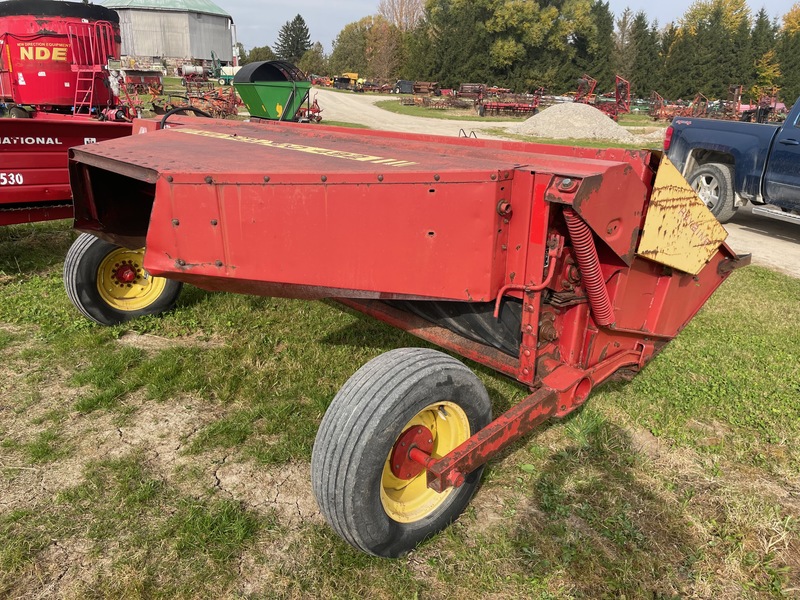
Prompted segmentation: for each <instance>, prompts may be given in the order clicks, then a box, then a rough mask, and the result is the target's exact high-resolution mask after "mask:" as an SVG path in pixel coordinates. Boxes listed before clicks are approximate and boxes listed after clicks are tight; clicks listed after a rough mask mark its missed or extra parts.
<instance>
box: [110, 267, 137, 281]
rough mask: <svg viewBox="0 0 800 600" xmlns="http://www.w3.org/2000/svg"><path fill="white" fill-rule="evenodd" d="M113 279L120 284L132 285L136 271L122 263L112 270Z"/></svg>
mask: <svg viewBox="0 0 800 600" xmlns="http://www.w3.org/2000/svg"><path fill="white" fill-rule="evenodd" d="M114 278H115V279H116V280H117V281H119V282H120V283H133V282H134V281H136V269H134V268H133V265H130V264H128V263H123V264H121V265H119V266H118V267H117V268H116V269H115V270H114Z"/></svg>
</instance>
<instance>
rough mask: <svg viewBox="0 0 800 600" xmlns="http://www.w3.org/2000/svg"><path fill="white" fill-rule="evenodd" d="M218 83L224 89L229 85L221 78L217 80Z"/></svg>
mask: <svg viewBox="0 0 800 600" xmlns="http://www.w3.org/2000/svg"><path fill="white" fill-rule="evenodd" d="M217 83H219V84H220V85H221V86H223V87H224V86H225V85H227V84H226V83H225V80H224V79H223V78H222V77H220V78H219V79H218V80H217Z"/></svg>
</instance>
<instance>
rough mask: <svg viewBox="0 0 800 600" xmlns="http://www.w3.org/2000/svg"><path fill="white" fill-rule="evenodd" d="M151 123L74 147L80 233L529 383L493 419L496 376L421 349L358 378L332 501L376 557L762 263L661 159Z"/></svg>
mask: <svg viewBox="0 0 800 600" xmlns="http://www.w3.org/2000/svg"><path fill="white" fill-rule="evenodd" d="M142 128H145V129H148V128H152V129H153V131H150V132H149V133H147V134H145V135H133V136H131V137H129V138H123V139H118V140H113V141H109V142H105V143H102V144H96V145H92V146H83V147H80V148H75V149H73V150H72V151H71V157H72V158H71V162H70V177H71V181H72V185H73V194H74V199H75V219H76V227H77V228H78V229H80V230H83V231H84V232H89V233H93V234H95V235H96V236H99V237H100V238H102V239H104V240H105V241H106V242H108V243H109V244H110V246H109V247H117V246H122V247H126V248H133V249H135V248H141V247H146V248H147V251H146V253H145V255H144V265H143V266H144V268H146V269H147V271H149V272H150V273H152V274H154V275H159V276H164V277H167V278H171V279H173V280H179V281H183V282H187V283H191V284H193V285H196V286H199V287H201V288H204V289H208V290H226V291H233V292H240V293H247V294H259V295H271V296H283V297H292V298H335V299H336V300H338V301H339V302H341V303H342V304H344V305H345V306H348V307H350V308H352V309H355V310H357V311H361V312H363V313H366V314H368V315H371V316H373V317H375V318H377V319H380V320H381V321H384V322H386V323H389V324H391V325H394V326H396V327H399V328H401V329H404V330H406V331H408V332H410V333H413V334H415V335H417V336H419V337H421V338H423V339H425V340H428V341H429V342H432V343H434V344H437V345H439V346H441V347H443V348H445V349H447V350H450V351H452V352H455V353H458V354H460V355H462V356H464V357H466V358H469V359H471V360H474V361H476V362H479V363H481V364H484V365H486V366H488V367H490V368H492V369H494V370H496V371H498V372H500V373H502V374H504V375H507V376H509V377H511V378H513V379H515V380H517V381H518V382H520V383H522V384H523V385H525V386H528V387H529V389H530V390H531V394H530V395H529V396H528V397H527V398H525V399H524V400H522V401H521V402H519V403H518V404H517V405H516V406H514V407H513V408H511V409H510V410H509V411H508V412H506V413H505V414H503V415H501V416H500V417H498V418H497V419H495V420H492V417H491V406H490V402H489V397H488V395H487V392H486V390H485V389H484V386H483V385H482V384H481V382H480V380H479V379H478V378H477V377H476V376H475V375H474V374H473V373H472V372H471V371H470V370H469V369H468V368H467V367H466V366H465V365H464V364H462V363H461V362H459V361H457V360H456V359H454V358H452V357H451V356H449V355H447V354H444V353H442V352H439V351H436V350H431V349H421V348H404V349H398V350H392V351H390V352H387V353H385V354H383V355H381V356H379V357H377V358H375V359H373V360H372V361H370V362H369V363H367V364H366V365H365V366H364V367H362V368H361V369H360V370H359V371H358V372H356V373H355V374H354V375H353V376H352V377H351V378H350V379H349V380H348V381H347V382H346V383H345V385H344V387H342V389H341V390H340V391H339V393H338V394H337V395H336V397H335V398H334V399H333V401H332V403H331V405H330V408H329V409H328V411H327V412H326V414H325V416H324V418H323V419H322V423H321V425H320V428H319V432H318V434H317V438H316V442H315V444H314V449H313V455H312V464H311V474H312V484H313V491H314V495H315V496H316V499H317V502H318V504H319V507H320V509H321V511H322V513H323V515H324V516H325V518H326V520H327V522H328V523H329V524H330V525H331V526H332V527H333V528H334V529H335V530H336V531H337V532H338V534H339V535H341V536H342V537H343V538H344V539H345V540H347V541H348V542H349V543H350V544H352V545H353V546H355V547H356V548H360V549H361V550H363V551H365V552H369V553H372V554H375V555H379V556H398V555H400V554H402V553H404V552H406V551H408V550H410V549H412V548H414V546H415V545H416V544H417V543H419V542H420V541H421V540H423V539H424V538H426V537H428V536H430V535H431V534H433V533H434V532H436V531H438V530H440V529H442V528H443V527H445V526H446V525H447V524H448V523H450V522H451V521H452V520H453V519H454V518H456V517H457V516H458V515H459V514H460V513H461V512H462V511H463V510H464V508H465V507H466V505H467V503H468V502H469V500H470V498H471V496H472V494H473V492H474V491H475V489H476V486H477V485H478V480H479V477H480V474H481V470H482V466H483V465H484V464H485V463H486V462H487V461H488V460H489V459H490V458H491V457H492V456H494V455H495V454H496V453H497V452H499V451H500V450H501V449H503V448H504V447H506V446H507V445H508V444H510V443H511V442H513V441H515V440H517V439H519V438H520V437H521V436H523V435H525V434H526V433H527V432H529V431H530V430H532V429H533V428H534V427H536V426H537V425H539V424H541V423H542V422H544V421H546V420H547V419H549V418H552V417H563V416H565V415H567V414H568V413H570V412H571V411H573V410H575V409H576V408H577V407H579V406H580V405H581V404H582V403H583V402H584V401H585V400H586V399H587V397H588V396H589V394H590V393H591V392H592V390H593V389H594V388H595V387H597V386H598V385H599V384H601V383H602V382H604V381H606V380H609V379H611V378H629V377H631V376H633V375H634V374H635V373H636V372H638V371H639V370H640V369H642V367H643V366H644V365H645V363H647V362H648V361H649V360H650V359H651V358H653V356H655V354H656V353H657V352H658V351H659V350H660V349H661V348H662V347H663V346H664V345H665V344H666V343H667V342H668V341H669V340H670V339H672V338H673V337H674V336H675V335H677V334H678V332H679V331H680V330H681V329H682V328H683V327H684V326H685V325H686V324H687V322H688V321H689V320H690V319H691V318H692V316H693V315H694V314H695V313H696V312H697V311H698V310H699V309H700V307H701V306H702V305H703V303H704V302H705V301H706V300H707V299H708V297H709V296H710V295H711V294H712V293H713V291H714V290H715V289H716V288H717V287H718V286H719V285H720V284H721V282H722V281H723V280H724V279H725V278H726V277H727V276H728V275H729V274H730V272H731V270H732V269H733V268H734V267H736V266H738V265H740V264H742V262H743V261H742V260H741V259H738V258H737V257H736V256H735V255H734V254H733V252H732V251H731V250H730V249H729V248H728V247H727V246H726V245H725V244H724V243H723V240H724V237H725V232H724V230H723V229H722V228H721V227H720V226H719V224H718V223H717V222H716V220H715V219H714V217H713V216H712V215H711V214H710V213H709V212H708V210H707V209H706V208H705V206H704V204H703V203H702V202H701V201H700V200H699V199H698V198H697V197H696V196H695V195H694V193H693V191H692V190H691V188H689V186H688V185H687V184H686V182H685V181H684V180H683V179H682V178H681V176H680V175H679V174H678V173H677V171H676V170H675V169H674V168H673V167H671V165H670V164H669V162H668V161H666V160H664V161H662V162H661V164H660V166H659V160H660V156H659V155H658V154H655V153H651V152H648V151H636V152H632V151H626V150H594V149H581V148H568V147H556V146H545V145H537V144H523V143H516V142H514V143H510V142H493V141H483V140H465V139H458V138H439V137H432V136H419V135H404V134H397V133H386V132H377V131H366V132H365V131H359V132H354V131H353V130H347V129H342V128H333V127H331V128H325V127H308V126H307V125H297V124H293V123H268V124H255V123H236V122H225V121H209V120H203V119H194V118H189V117H180V118H177V119H176V121H175V124H174V125H173V126H171V128H169V129H166V130H161V131H155V127H154V126H153V125H152V124H150V123H148V122H135V123H134V131H141V130H142ZM78 262H80V261H78ZM79 270H80V269H77V270H76V273H77V271H79ZM83 284H86V285H89V286H91V285H95V282H94V281H89V282H79V284H78V287H79V286H80V285H83ZM309 325H310V326H313V324H309Z"/></svg>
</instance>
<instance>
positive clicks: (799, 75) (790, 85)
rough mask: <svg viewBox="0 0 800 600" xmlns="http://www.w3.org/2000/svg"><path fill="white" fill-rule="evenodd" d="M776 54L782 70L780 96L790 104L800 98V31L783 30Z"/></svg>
mask: <svg viewBox="0 0 800 600" xmlns="http://www.w3.org/2000/svg"><path fill="white" fill-rule="evenodd" d="M776 54H777V56H778V62H779V65H780V70H781V76H780V78H779V79H778V84H779V85H780V86H781V91H780V97H781V98H782V99H783V101H784V102H786V105H787V106H789V105H791V104H793V103H794V102H795V101H796V100H798V99H800V98H798V97H799V96H800V31H798V32H794V33H792V32H789V31H786V30H784V31H782V32H781V35H780V38H779V41H778V45H777V52H776Z"/></svg>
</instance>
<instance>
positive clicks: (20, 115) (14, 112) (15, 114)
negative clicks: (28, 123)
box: [8, 106, 31, 119]
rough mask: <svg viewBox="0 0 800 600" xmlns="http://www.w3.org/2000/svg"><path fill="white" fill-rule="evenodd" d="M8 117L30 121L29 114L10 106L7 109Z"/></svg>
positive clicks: (17, 107)
mask: <svg viewBox="0 0 800 600" xmlns="http://www.w3.org/2000/svg"><path fill="white" fill-rule="evenodd" d="M8 116H9V117H10V118H12V119H30V118H31V114H30V113H29V112H28V111H27V110H25V109H24V108H20V107H19V106H12V107H11V108H9V109H8Z"/></svg>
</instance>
